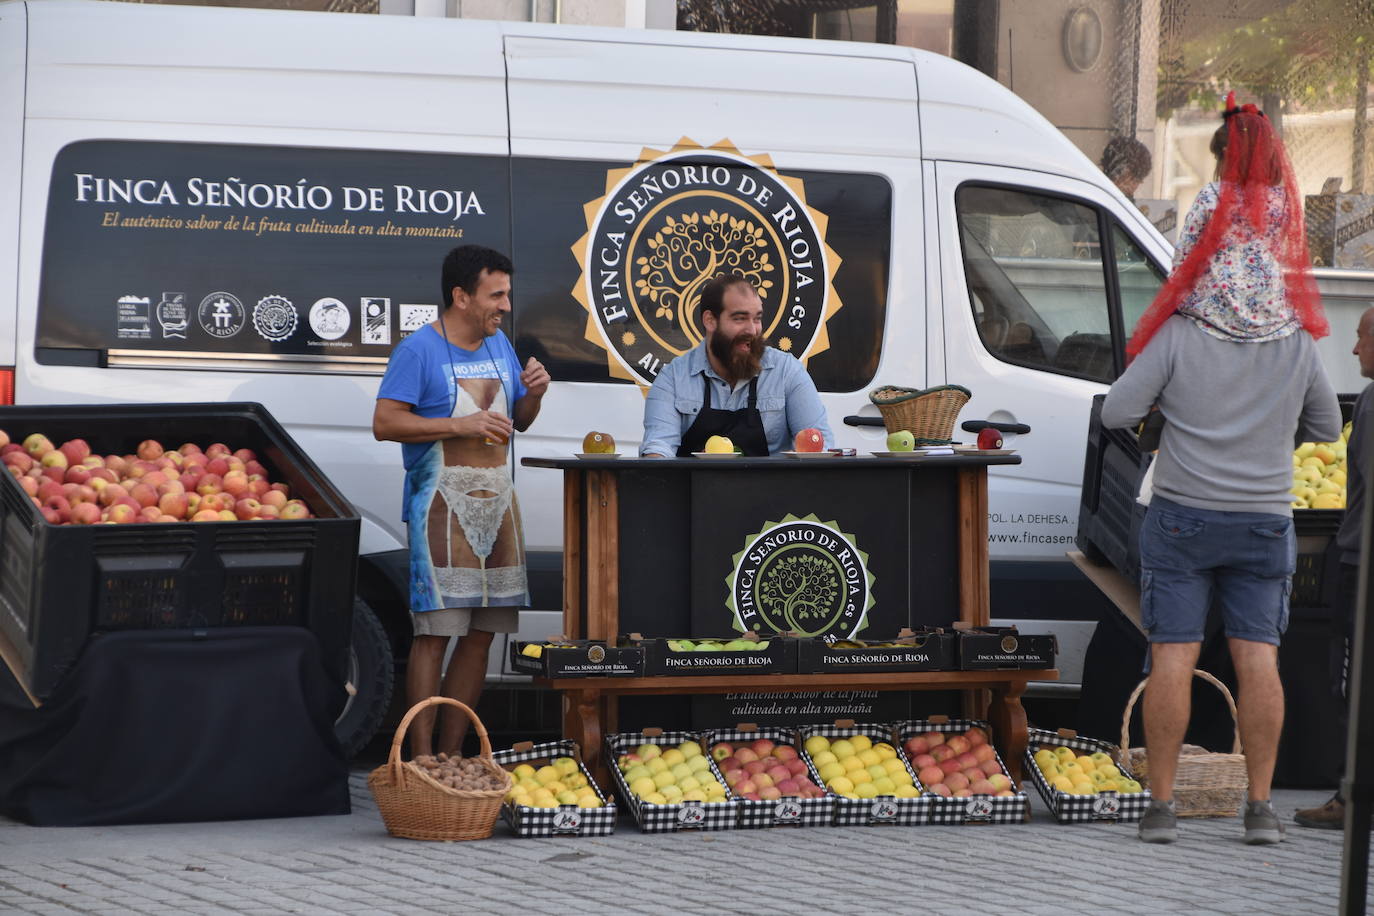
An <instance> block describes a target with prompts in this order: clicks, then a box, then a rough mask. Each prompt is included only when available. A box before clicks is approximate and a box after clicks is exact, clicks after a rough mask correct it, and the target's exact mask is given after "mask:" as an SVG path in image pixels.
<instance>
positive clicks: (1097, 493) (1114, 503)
mask: <svg viewBox="0 0 1374 916" xmlns="http://www.w3.org/2000/svg"><path fill="white" fill-rule="evenodd" d="M1104 397H1105V395H1100V394H1099V395H1096V396H1095V397H1094V398H1093V406H1092V413H1091V415H1090V417H1089V420H1088V449H1087V455H1086V459H1085V461H1084V465H1083V489H1082V493H1081V495H1080V498H1079V506H1078V534H1077V537H1076V541H1077V544H1078V549H1079V550H1082V551H1083V553H1084V555H1085V556H1087V558H1088V559H1089V560H1092V561H1093V562H1096V563H1103V562H1105V563H1109V564H1111V565H1112V566H1113V567H1115V568H1116V569H1117V571H1119V572H1120V573H1121V574H1122V575H1124V576H1125V577H1126V578H1127V579H1129V580H1130V581H1132V582H1136V581H1139V579H1140V524H1141V522H1142V521H1143V520H1144V518H1145V507H1144V506H1142V505H1140V503H1138V502H1136V494H1138V493H1139V492H1140V480H1141V478H1142V477H1143V476H1144V474H1145V469H1146V468H1147V467H1149V464H1150V461H1151V460H1152V456H1151V455H1148V454H1142V453H1141V450H1140V445H1139V442H1138V441H1137V439H1136V435H1135V433H1134V432H1133V431H1131V430H1126V429H1105V428H1104V427H1103V426H1102V401H1103V399H1104ZM1338 397H1339V400H1340V404H1341V414H1342V416H1343V417H1344V418H1345V419H1346V420H1349V419H1350V414H1351V411H1352V410H1353V409H1354V406H1355V398H1356V395H1353V394H1343V395H1339V396H1338ZM1344 517H1345V510H1344V509H1299V510H1296V511H1294V513H1293V530H1294V532H1295V533H1296V534H1297V537H1298V557H1297V568H1296V570H1295V571H1294V573H1293V592H1292V596H1291V598H1290V602H1289V603H1290V604H1291V605H1292V606H1293V607H1295V608H1321V607H1328V606H1330V604H1331V602H1332V601H1333V600H1334V599H1335V597H1336V595H1335V592H1336V588H1337V583H1336V568H1337V564H1338V562H1339V558H1338V557H1337V556H1336V555H1335V550H1334V549H1332V547H1331V543H1332V540H1333V539H1334V537H1335V534H1336V531H1337V530H1338V529H1339V528H1340V526H1341V520H1342V519H1343V518H1344Z"/></svg>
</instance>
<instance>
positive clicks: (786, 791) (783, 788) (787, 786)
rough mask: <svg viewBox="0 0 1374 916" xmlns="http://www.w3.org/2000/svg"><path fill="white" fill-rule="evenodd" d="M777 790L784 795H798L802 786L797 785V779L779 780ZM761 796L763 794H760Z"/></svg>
mask: <svg viewBox="0 0 1374 916" xmlns="http://www.w3.org/2000/svg"><path fill="white" fill-rule="evenodd" d="M777 790H778V792H779V793H781V794H783V795H796V794H797V793H799V792H800V791H801V786H799V785H797V781H796V780H795V779H780V780H778V784H777ZM761 794H762V793H760V795H761Z"/></svg>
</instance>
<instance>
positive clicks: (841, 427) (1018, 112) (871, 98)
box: [0, 0, 1169, 728]
mask: <svg viewBox="0 0 1374 916" xmlns="http://www.w3.org/2000/svg"><path fill="white" fill-rule="evenodd" d="M464 242H476V243H481V244H486V245H490V246H492V247H495V248H498V249H502V250H506V251H509V252H510V253H511V255H512V258H513V260H514V263H515V266H516V274H515V279H514V282H515V296H514V302H515V311H514V317H513V326H512V329H511V331H510V332H509V333H510V336H511V338H512V340H513V342H514V344H515V348H516V350H517V351H518V352H519V354H520V355H521V356H522V357H526V356H530V355H535V356H538V357H539V358H540V359H541V360H542V361H543V362H544V363H545V364H546V365H547V366H548V367H549V370H550V372H551V373H552V374H553V377H554V379H555V380H556V381H555V382H554V384H553V386H552V387H551V389H550V392H549V394H548V396H547V398H546V400H545V403H544V408H543V412H542V414H541V416H540V417H539V419H538V421H537V422H536V423H535V425H534V426H533V428H532V430H531V431H530V432H529V433H528V434H525V435H522V436H519V437H517V438H516V440H515V447H514V456H513V460H514V461H515V462H517V464H516V465H514V472H515V479H516V483H517V487H518V490H519V494H520V500H521V505H522V507H523V512H524V521H525V531H526V536H527V540H528V547H529V550H530V553H531V567H532V569H533V570H534V572H535V581H534V592H535V602H536V607H539V608H543V609H544V610H543V611H542V612H531V615H532V616H531V617H530V618H529V620H528V622H522V629H523V630H524V631H525V632H527V633H529V634H532V635H539V636H542V635H545V634H547V633H550V632H555V631H556V630H557V628H558V623H557V621H556V615H557V609H558V608H559V607H560V606H561V600H560V598H559V596H560V594H561V592H560V589H559V581H558V577H559V569H560V566H559V564H560V548H561V531H562V528H561V511H562V500H561V496H560V493H561V481H560V479H559V475H557V474H556V473H553V472H549V471H539V470H526V469H523V468H520V467H519V466H518V461H519V459H520V458H523V457H526V456H533V455H560V456H566V455H568V454H570V453H572V452H576V451H579V450H580V444H581V441H582V437H583V436H584V434H585V433H587V432H588V431H589V430H592V429H598V430H602V431H606V432H610V433H612V434H613V435H614V436H615V438H616V440H617V441H618V443H619V444H620V449H621V451H623V452H632V450H634V449H635V447H636V444H637V440H638V438H639V435H640V420H641V416H642V408H643V396H642V386H643V385H645V384H647V383H648V382H650V381H651V380H652V378H653V376H654V374H655V373H656V372H657V370H658V369H659V367H660V366H661V365H662V364H663V363H664V362H666V361H667V360H669V359H671V358H672V357H673V356H674V355H676V354H677V353H680V352H683V351H684V350H686V349H688V348H689V347H690V346H692V345H693V343H694V342H695V341H696V340H697V339H699V335H700V331H699V328H698V327H697V325H696V324H695V322H694V312H695V309H694V306H695V300H694V298H693V294H694V290H695V289H696V288H697V286H698V285H699V284H700V282H701V281H702V280H703V279H705V278H707V277H709V276H710V275H712V274H713V273H714V272H716V271H718V270H721V269H723V268H725V267H727V266H728V267H729V268H731V269H735V270H740V271H742V272H744V273H746V274H748V275H751V276H753V277H755V278H756V279H757V280H759V281H760V283H761V285H762V286H763V287H764V292H765V295H764V302H765V307H766V309H767V317H768V321H769V329H768V338H769V342H770V343H772V344H773V345H775V346H778V347H781V348H783V349H785V350H788V351H790V352H792V353H794V354H795V355H797V356H798V357H800V358H802V359H804V360H805V361H806V362H807V366H808V368H809V370H810V371H811V373H812V375H813V377H814V378H815V380H816V382H817V385H818V387H819V389H820V391H821V397H822V399H823V401H824V403H825V404H826V407H827V409H828V410H829V412H830V418H831V426H832V427H833V429H834V430H835V432H836V435H837V438H838V440H839V442H838V444H840V445H843V446H852V447H854V448H856V449H858V450H860V451H862V452H867V451H869V450H874V449H881V448H883V447H884V446H883V439H884V433H883V430H882V428H881V423H880V421H879V420H878V415H877V411H876V409H875V408H874V407H873V406H872V405H871V404H870V403H869V400H868V397H867V392H868V391H869V390H870V389H871V388H873V387H874V386H875V385H877V384H880V383H891V384H899V385H905V386H910V387H915V388H923V387H928V386H935V385H941V384H947V383H954V384H959V385H962V386H964V387H966V388H968V389H970V390H971V391H972V394H973V396H972V399H971V401H970V402H969V403H968V404H967V405H966V406H965V407H964V409H963V411H962V414H961V416H960V419H961V420H962V421H964V426H963V430H962V431H958V432H957V435H958V436H962V437H964V438H965V439H966V440H967V439H970V438H971V437H972V435H973V432H974V431H975V430H976V429H977V428H978V427H979V426H980V425H981V423H980V422H970V421H986V422H990V423H995V424H998V425H999V426H1000V427H1001V428H1003V429H1004V430H1006V431H1008V433H1009V435H1008V437H1007V438H1008V443H1007V444H1008V445H1009V446H1010V447H1014V448H1016V449H1017V450H1018V451H1019V452H1020V454H1021V457H1022V459H1023V463H1022V464H1021V465H1020V466H1016V467H1009V468H1005V469H994V470H993V472H992V476H991V484H990V496H989V506H990V518H989V522H990V524H989V531H990V535H989V537H990V542H991V543H990V549H991V556H992V566H993V578H994V581H993V591H992V596H993V615H994V617H995V618H999V619H1008V620H1034V621H1036V623H1035V624H1034V625H1032V628H1034V629H1038V630H1045V629H1053V630H1056V631H1057V632H1059V634H1060V637H1061V643H1062V644H1063V646H1064V649H1065V657H1066V662H1067V663H1068V667H1069V670H1067V671H1066V675H1065V680H1066V681H1068V682H1069V683H1072V682H1074V681H1076V680H1077V677H1076V676H1075V672H1074V670H1073V664H1074V662H1073V658H1074V655H1075V653H1076V652H1078V653H1081V646H1080V648H1078V649H1077V650H1076V649H1075V648H1074V645H1075V639H1074V638H1073V636H1074V634H1075V633H1080V634H1086V633H1090V632H1091V628H1092V625H1093V621H1095V620H1096V617H1097V605H1096V604H1093V603H1091V602H1093V601H1095V600H1100V599H1096V598H1094V597H1092V596H1093V593H1092V591H1091V587H1090V586H1088V585H1087V583H1086V582H1084V581H1082V580H1081V579H1080V578H1079V577H1078V576H1077V574H1076V573H1073V572H1071V570H1070V567H1069V565H1068V563H1067V562H1066V561H1065V559H1064V553H1065V551H1066V550H1069V549H1072V542H1073V538H1074V534H1075V530H1076V519H1077V512H1078V500H1079V486H1080V482H1081V479H1082V473H1083V455H1084V445H1085V442H1084V440H1085V433H1086V426H1087V418H1088V406H1089V402H1090V399H1091V397H1092V395H1094V394H1097V393H1100V392H1102V391H1104V390H1105V389H1106V386H1107V384H1108V383H1109V382H1110V381H1111V380H1112V379H1113V378H1114V377H1115V376H1116V374H1117V373H1118V372H1119V371H1120V369H1121V366H1122V352H1123V341H1124V339H1125V337H1126V334H1127V332H1128V330H1129V328H1130V327H1132V325H1133V324H1134V321H1135V319H1136V317H1137V316H1138V315H1139V314H1140V312H1141V311H1142V310H1143V308H1144V306H1145V305H1146V304H1147V303H1148V302H1149V300H1150V299H1151V298H1152V296H1153V293H1154V291H1155V289H1156V288H1157V287H1158V284H1159V282H1160V278H1161V277H1162V275H1163V273H1164V271H1163V269H1162V265H1165V264H1167V263H1168V256H1169V248H1168V246H1167V243H1166V242H1165V241H1164V240H1163V239H1162V238H1161V237H1160V236H1159V235H1158V234H1157V232H1156V231H1155V230H1154V229H1153V228H1152V227H1151V225H1150V224H1149V222H1148V221H1147V220H1146V219H1145V218H1144V217H1143V216H1142V215H1141V214H1140V213H1139V212H1138V211H1137V210H1136V209H1135V208H1134V207H1133V206H1131V205H1130V204H1129V202H1128V201H1127V200H1125V199H1124V198H1123V197H1122V196H1121V195H1120V194H1119V193H1118V192H1117V191H1116V190H1115V188H1114V187H1113V185H1112V184H1111V183H1110V182H1109V181H1108V180H1107V179H1106V178H1105V177H1104V176H1103V175H1102V174H1101V173H1100V172H1099V171H1098V170H1097V169H1096V168H1095V167H1094V166H1093V165H1092V163H1091V162H1089V161H1088V159H1086V158H1085V157H1084V156H1083V155H1082V154H1081V153H1080V152H1079V151H1078V150H1077V149H1076V148H1075V147H1074V146H1073V145H1072V144H1071V143H1070V142H1069V141H1068V140H1067V139H1066V138H1065V137H1064V136H1063V135H1062V134H1060V133H1059V132H1058V131H1057V130H1056V129H1054V128H1053V127H1052V126H1051V125H1050V124H1049V123H1048V122H1046V121H1045V120H1044V118H1042V117H1041V116H1040V115H1039V114H1037V113H1036V112H1035V111H1034V110H1032V109H1031V108H1030V107H1029V106H1028V105H1026V104H1025V103H1024V102H1022V101H1021V100H1020V99H1018V98H1017V97H1016V96H1015V95H1013V94H1011V93H1010V92H1009V91H1007V90H1006V89H1004V88H1003V87H1002V86H1000V85H999V84H997V83H996V82H994V81H992V80H990V79H988V78H986V77H984V76H983V75H981V74H979V73H977V72H975V71H973V70H971V69H969V68H968V67H965V66H963V65H961V64H959V63H956V62H954V61H952V60H950V59H948V58H945V57H941V56H937V55H934V54H928V53H924V52H921V51H915V50H912V49H909V48H902V47H895V46H890V45H870V44H855V43H838V42H835V43H832V42H819V41H794V40H786V39H770V38H756V37H740V36H726V35H713V34H695V33H683V32H663V31H628V30H624V31H622V30H603V29H583V28H576V27H567V26H556V27H553V26H540V25H531V24H509V23H493V22H478V21H461V20H433V19H423V20H419V19H411V18H404V17H394V18H393V17H376V16H347V15H328V16H326V15H319V14H311V13H294V12H280V11H261V10H231V9H212V8H195V7H176V6H144V5H137V4H123V3H99V2H79V0H74V2H65V0H51V2H43V3H25V2H6V3H0V366H7V367H13V369H12V372H13V390H14V401H15V403H18V404H66V403H78V402H81V403H94V402H156V401H220V400H223V401H260V402H262V403H263V404H265V405H266V406H267V407H268V408H269V409H270V411H271V412H272V413H273V415H274V416H276V417H277V418H278V419H279V420H280V421H282V422H283V423H284V424H285V425H286V426H287V427H288V428H289V429H290V431H291V432H292V434H293V435H294V436H295V437H296V439H297V440H298V441H299V442H300V443H301V445H302V446H303V447H304V448H305V449H306V450H307V451H308V453H309V454H310V455H311V456H312V457H313V458H314V460H315V461H316V462H317V463H318V464H319V465H320V467H321V468H322V469H323V470H324V472H325V473H326V474H327V475H328V477H329V478H330V479H331V480H332V481H333V482H334V483H336V484H337V485H338V486H339V487H340V489H341V490H343V492H344V493H345V494H346V495H347V496H348V497H349V498H350V499H351V500H352V501H353V503H354V505H355V506H357V507H358V509H359V511H360V513H361V515H362V518H363V533H362V554H363V562H362V563H361V564H360V569H361V572H360V581H359V593H360V596H361V597H362V599H363V600H364V601H365V602H366V604H367V605H370V607H371V613H368V612H367V611H366V609H364V612H363V620H364V625H363V626H361V627H359V628H357V633H356V634H355V635H356V637H357V640H358V643H359V648H358V651H359V653H360V656H363V661H362V662H361V664H362V666H363V668H364V669H369V668H372V667H374V666H375V665H376V664H378V662H377V661H376V659H377V657H378V656H380V655H385V654H386V649H387V647H386V645H385V644H384V643H383V642H382V641H381V639H380V636H381V629H378V628H376V627H375V626H372V625H371V624H370V621H371V619H372V615H373V613H375V615H376V617H377V618H378V619H380V622H381V625H382V627H383V628H384V629H385V632H386V634H387V635H389V637H390V641H391V645H390V649H391V650H393V651H396V652H397V653H398V654H399V653H401V652H403V650H404V648H405V646H406V644H407V641H408V634H409V623H408V620H407V618H406V616H405V607H404V601H403V597H402V596H403V595H404V582H405V567H404V554H403V548H404V543H405V540H404V533H403V530H402V527H401V525H400V492H401V482H402V468H401V461H400V453H399V448H398V447H397V446H395V445H394V444H389V443H377V442H374V441H373V439H372V436H371V434H370V422H371V416H372V406H373V399H374V397H375V395H376V392H377V385H378V381H379V378H380V376H381V374H382V372H383V369H384V366H385V363H386V359H387V354H388V353H389V351H390V347H391V346H392V345H393V344H395V343H396V342H397V341H398V340H399V339H401V338H402V337H404V336H405V335H406V334H408V333H410V332H412V331H414V330H415V329H417V328H419V327H421V326H423V325H424V323H425V322H427V321H429V320H431V319H432V318H433V317H434V316H435V315H436V314H437V308H438V304H439V302H440V292H439V283H438V271H439V263H440V260H441V259H442V256H443V254H444V252H445V251H446V250H447V249H448V248H450V247H452V246H453V245H455V244H460V243H464ZM341 316H342V317H341ZM540 613H542V614H544V615H546V616H544V617H542V618H540V617H538V616H537V615H539V614H540ZM1045 620H1057V621H1067V622H1061V623H1056V624H1050V625H1046V624H1044V623H1043V621H1045ZM1075 621H1076V623H1075ZM1085 641H1086V640H1085V638H1084V640H1083V642H1085ZM502 657H504V656H503V655H501V654H500V653H497V652H494V653H493V659H494V674H498V675H499V672H501V671H503V670H504V669H502V668H501V667H500V659H501V658H502ZM368 681H369V678H368V676H367V673H366V670H364V671H363V672H362V673H360V675H359V678H358V684H359V687H360V688H361V689H362V690H363V697H364V698H365V697H367V696H368V695H369V690H370V688H369V684H368ZM361 703H362V699H360V700H359V704H361ZM357 715H360V716H361V715H363V714H362V713H357ZM365 718H367V722H366V723H364V724H363V725H360V726H359V728H366V727H370V725H371V724H375V720H374V719H373V718H371V714H370V713H369V714H368V715H367V716H366V717H365Z"/></svg>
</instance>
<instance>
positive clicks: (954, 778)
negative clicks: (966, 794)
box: [945, 773, 970, 791]
mask: <svg viewBox="0 0 1374 916" xmlns="http://www.w3.org/2000/svg"><path fill="white" fill-rule="evenodd" d="M945 785H947V786H949V787H950V788H951V789H954V790H955V791H958V790H959V789H967V788H968V787H969V785H970V783H969V778H968V777H967V776H965V775H964V774H963V773H950V774H949V775H948V776H946V777H945Z"/></svg>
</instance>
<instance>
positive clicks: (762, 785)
mask: <svg viewBox="0 0 1374 916" xmlns="http://www.w3.org/2000/svg"><path fill="white" fill-rule="evenodd" d="M754 785H756V786H758V787H759V790H760V792H762V790H763V789H767V788H769V787H771V786H772V785H773V777H772V776H769V775H768V774H767V773H755V774H754Z"/></svg>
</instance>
